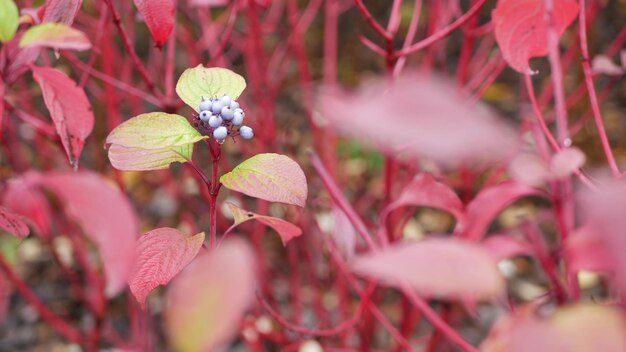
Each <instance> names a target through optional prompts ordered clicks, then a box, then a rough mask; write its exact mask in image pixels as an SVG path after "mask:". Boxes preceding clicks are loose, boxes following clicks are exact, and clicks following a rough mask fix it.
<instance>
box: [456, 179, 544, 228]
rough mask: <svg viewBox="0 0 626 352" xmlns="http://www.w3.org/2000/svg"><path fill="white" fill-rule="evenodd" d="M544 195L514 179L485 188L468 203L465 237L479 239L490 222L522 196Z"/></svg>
mask: <svg viewBox="0 0 626 352" xmlns="http://www.w3.org/2000/svg"><path fill="white" fill-rule="evenodd" d="M542 195H543V193H542V192H541V191H540V190H539V189H537V188H533V187H529V186H526V185H524V184H522V183H518V182H513V181H509V182H504V183H501V184H498V185H495V186H492V187H489V188H485V189H483V190H482V191H481V192H480V193H478V195H476V198H474V199H473V200H472V201H471V202H470V203H469V204H468V205H467V208H466V210H467V211H466V215H467V226H466V227H465V228H464V230H463V231H464V233H463V237H464V238H467V239H469V240H472V241H476V240H479V239H480V238H481V237H482V236H484V235H485V233H486V232H487V229H488V228H489V224H491V222H492V221H493V220H494V219H495V217H496V216H497V215H498V214H500V213H501V212H502V211H503V210H504V209H505V208H506V207H508V206H509V205H511V204H512V203H514V202H515V201H517V200H519V199H520V198H524V197H532V196H536V197H539V196H542Z"/></svg>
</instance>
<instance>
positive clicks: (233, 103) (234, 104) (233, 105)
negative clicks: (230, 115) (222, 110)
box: [230, 100, 239, 110]
mask: <svg viewBox="0 0 626 352" xmlns="http://www.w3.org/2000/svg"><path fill="white" fill-rule="evenodd" d="M230 108H231V109H233V110H235V109H239V103H238V102H237V101H235V100H233V101H231V102H230Z"/></svg>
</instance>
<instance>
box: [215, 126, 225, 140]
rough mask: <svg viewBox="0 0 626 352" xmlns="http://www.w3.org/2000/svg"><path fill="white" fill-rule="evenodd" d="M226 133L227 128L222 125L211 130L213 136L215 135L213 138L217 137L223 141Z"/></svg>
mask: <svg viewBox="0 0 626 352" xmlns="http://www.w3.org/2000/svg"><path fill="white" fill-rule="evenodd" d="M227 135H228V130H227V129H226V127H224V126H220V127H218V128H216V129H215V131H213V137H215V139H217V140H218V141H223V140H224V139H226V136H227Z"/></svg>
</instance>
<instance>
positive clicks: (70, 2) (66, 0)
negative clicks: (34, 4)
mask: <svg viewBox="0 0 626 352" xmlns="http://www.w3.org/2000/svg"><path fill="white" fill-rule="evenodd" d="M82 4H83V1H82V0H46V3H45V4H44V5H43V7H42V8H41V11H43V15H40V17H42V18H43V22H56V23H65V24H67V25H71V24H72V23H74V19H75V18H76V14H78V11H79V10H80V6H81V5H82Z"/></svg>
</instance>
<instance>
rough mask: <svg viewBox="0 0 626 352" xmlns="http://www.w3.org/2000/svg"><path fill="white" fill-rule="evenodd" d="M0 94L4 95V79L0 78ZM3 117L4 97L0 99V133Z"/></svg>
mask: <svg viewBox="0 0 626 352" xmlns="http://www.w3.org/2000/svg"><path fill="white" fill-rule="evenodd" d="M0 96H2V97H4V81H3V80H2V78H0ZM3 119H4V99H0V134H2V129H3V124H2V120H3Z"/></svg>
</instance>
